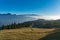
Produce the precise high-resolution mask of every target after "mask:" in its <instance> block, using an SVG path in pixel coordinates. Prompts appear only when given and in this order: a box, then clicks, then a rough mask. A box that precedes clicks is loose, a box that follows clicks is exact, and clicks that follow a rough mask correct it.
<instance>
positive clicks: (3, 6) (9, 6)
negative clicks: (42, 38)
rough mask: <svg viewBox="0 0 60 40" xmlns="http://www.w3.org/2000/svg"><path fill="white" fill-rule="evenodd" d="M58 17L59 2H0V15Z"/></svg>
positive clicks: (54, 0) (59, 12)
mask: <svg viewBox="0 0 60 40" xmlns="http://www.w3.org/2000/svg"><path fill="white" fill-rule="evenodd" d="M8 12H10V13H13V14H40V15H60V0H0V13H8Z"/></svg>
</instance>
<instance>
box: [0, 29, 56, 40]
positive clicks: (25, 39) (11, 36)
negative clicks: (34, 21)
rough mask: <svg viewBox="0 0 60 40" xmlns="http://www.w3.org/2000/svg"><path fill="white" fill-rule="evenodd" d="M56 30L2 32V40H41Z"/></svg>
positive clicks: (0, 36) (0, 38) (12, 30)
mask: <svg viewBox="0 0 60 40" xmlns="http://www.w3.org/2000/svg"><path fill="white" fill-rule="evenodd" d="M54 30H56V29H55V28H51V29H46V28H45V29H43V28H32V30H31V28H21V29H9V30H0V40H40V39H42V38H43V37H45V36H46V35H48V34H51V33H53V32H54Z"/></svg>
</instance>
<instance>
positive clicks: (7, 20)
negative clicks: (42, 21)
mask: <svg viewBox="0 0 60 40" xmlns="http://www.w3.org/2000/svg"><path fill="white" fill-rule="evenodd" d="M30 16H38V15H36V14H24V15H15V14H13V15H12V14H10V13H8V14H0V26H1V25H3V24H4V25H8V24H12V23H22V22H26V21H33V20H36V18H33V17H30Z"/></svg>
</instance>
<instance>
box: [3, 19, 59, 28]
mask: <svg viewBox="0 0 60 40" xmlns="http://www.w3.org/2000/svg"><path fill="white" fill-rule="evenodd" d="M32 24H33V25H32ZM31 25H32V27H35V28H60V20H49V21H48V20H41V19H40V20H35V21H28V22H24V23H18V24H16V23H13V24H11V25H3V26H2V29H18V28H25V27H30V26H31Z"/></svg>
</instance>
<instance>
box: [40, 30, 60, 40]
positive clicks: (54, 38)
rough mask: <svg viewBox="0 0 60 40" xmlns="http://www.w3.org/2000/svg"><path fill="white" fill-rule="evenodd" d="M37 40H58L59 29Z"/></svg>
mask: <svg viewBox="0 0 60 40" xmlns="http://www.w3.org/2000/svg"><path fill="white" fill-rule="evenodd" d="M39 40H60V29H57V30H55V31H53V33H51V34H48V35H47V36H45V37H43V38H40V39H39Z"/></svg>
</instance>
